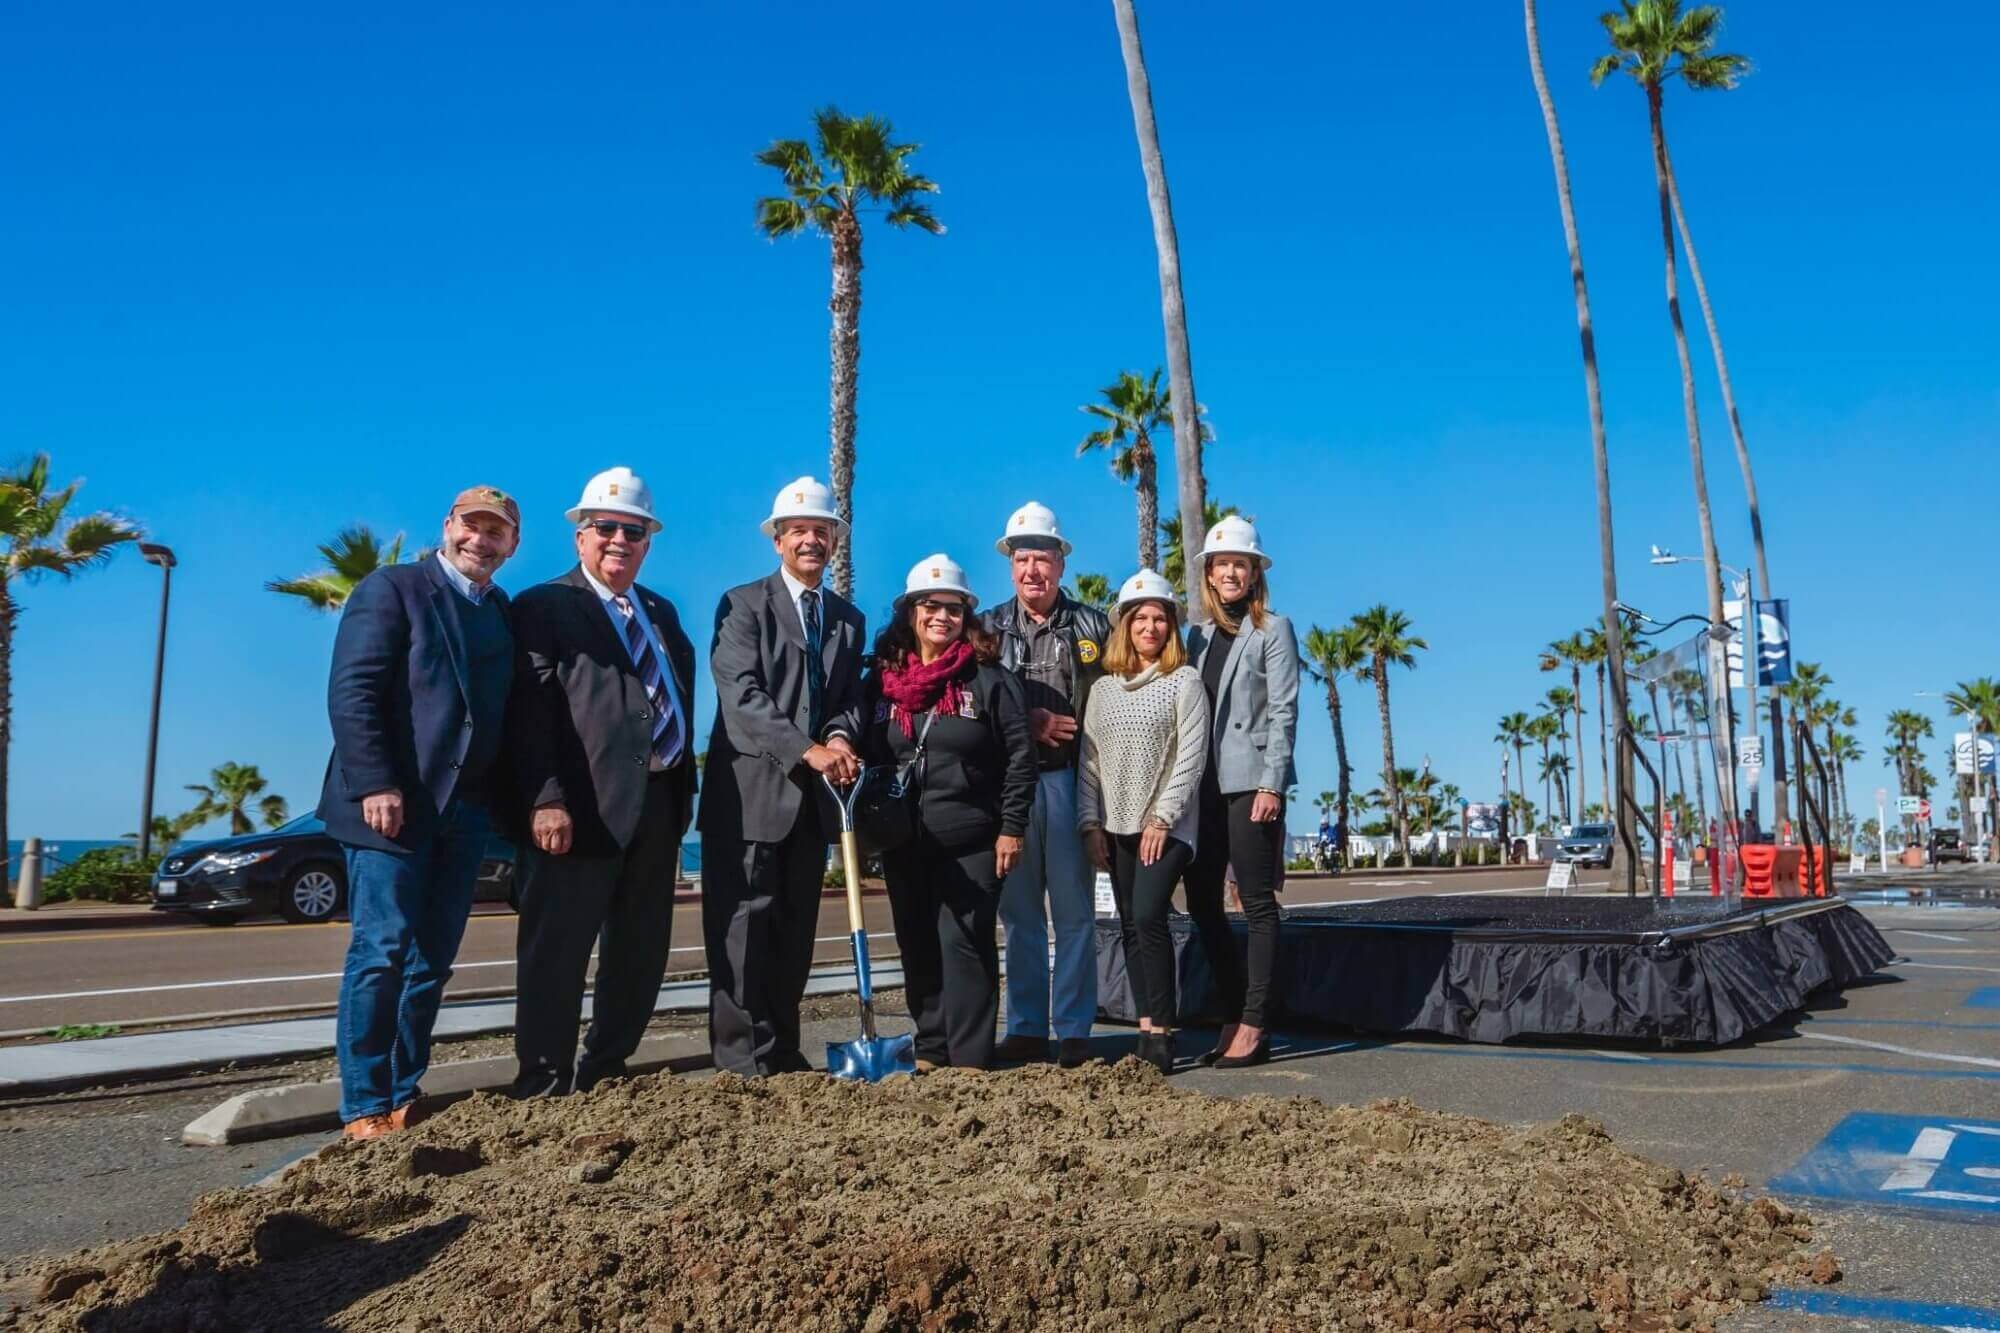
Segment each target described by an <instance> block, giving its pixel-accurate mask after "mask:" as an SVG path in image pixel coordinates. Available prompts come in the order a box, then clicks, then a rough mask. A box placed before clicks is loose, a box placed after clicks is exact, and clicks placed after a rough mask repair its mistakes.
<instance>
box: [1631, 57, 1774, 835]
mask: <svg viewBox="0 0 2000 1333" xmlns="http://www.w3.org/2000/svg"><path fill="white" fill-rule="evenodd" d="M1660 110H1661V92H1660V85H1659V84H1657V83H1651V84H1647V85H1646V112H1647V118H1648V120H1649V121H1650V122H1651V125H1652V132H1653V178H1654V180H1655V181H1656V182H1657V183H1658V185H1659V190H1660V241H1661V244H1662V246H1663V248H1664V252H1665V258H1666V286H1667V317H1668V319H1669V321H1670V322H1671V323H1672V324H1673V329H1674V353H1675V355H1677V356H1678V357H1679V358H1680V367H1681V411H1682V413H1683V415H1685V416H1686V418H1687V434H1688V460H1689V465H1690V467H1691V469H1692V470H1693V472H1694V502H1695V512H1696V514H1697V516H1698V517H1699V518H1700V520H1701V563H1702V572H1703V578H1704V580H1705V581H1706V583H1707V585H1708V619H1709V623H1710V624H1711V625H1720V624H1722V558H1721V556H1720V555H1719V554H1718V553H1717V552H1716V549H1715V518H1714V516H1713V515H1712V514H1711V513H1710V512H1709V507H1708V471H1707V464H1706V463H1705V462H1704V461H1703V458H1702V452H1701V414H1700V411H1699V409H1698V407H1697V405H1696V403H1695V396H1694V360H1693V358H1692V357H1690V356H1689V354H1688V340H1687V326H1686V325H1685V324H1683V323H1682V322H1681V292H1680V277H1679V274H1678V272H1677V269H1676V265H1675V262H1674V217H1673V202H1672V197H1671V191H1670V189H1669V187H1668V183H1667V132H1666V127H1665V124H1664V123H1663V122H1662V120H1661V114H1660ZM1720 646H1721V645H1719V644H1711V647H1710V650H1709V663H1710V666H1709V670H1708V671H1707V672H1706V673H1705V679H1706V680H1707V683H1708V691H1709V721H1708V729H1709V733H1710V735H1711V736H1712V737H1713V741H1712V744H1713V745H1714V749H1715V800H1716V804H1717V805H1719V806H1720V807H1721V814H1722V824H1723V828H1724V830H1725V831H1726V833H1727V837H1726V839H1725V841H1726V843H1727V844H1729V845H1732V846H1733V845H1734V844H1735V842H1736V821H1737V818H1738V811H1737V807H1736V746H1735V743H1734V739H1733V737H1732V734H1731V732H1732V728H1731V722H1730V706H1729V668H1728V664H1727V662H1726V661H1724V660H1722V653H1721V652H1720V651H1718V649H1719V648H1720ZM1752 660H1753V661H1754V659H1752Z"/></svg>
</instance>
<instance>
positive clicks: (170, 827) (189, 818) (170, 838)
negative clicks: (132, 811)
mask: <svg viewBox="0 0 2000 1333" xmlns="http://www.w3.org/2000/svg"><path fill="white" fill-rule="evenodd" d="M211 817H212V816H211V814H210V812H209V810H208V808H207V807H206V806H202V805H197V806H195V807H194V809H192V810H183V811H181V813H179V814H177V815H154V816H153V836H152V844H153V846H155V847H157V848H160V849H161V850H163V851H164V850H166V849H168V848H171V847H173V846H174V845H175V844H176V843H178V842H179V841H180V840H181V839H182V838H185V837H186V836H187V835H188V834H190V833H192V832H193V831H194V830H195V829H198V828H200V827H201V826H202V825H203V824H206V823H207V822H208V821H209V819H210V818H211ZM123 836H124V837H127V838H130V839H132V840H133V841H134V842H137V841H138V840H139V835H138V834H136V833H127V834H124V835H123Z"/></svg>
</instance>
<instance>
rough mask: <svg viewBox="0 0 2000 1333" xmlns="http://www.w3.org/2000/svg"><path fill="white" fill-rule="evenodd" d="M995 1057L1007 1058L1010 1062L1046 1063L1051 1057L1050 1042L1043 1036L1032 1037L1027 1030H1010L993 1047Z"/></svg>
mask: <svg viewBox="0 0 2000 1333" xmlns="http://www.w3.org/2000/svg"><path fill="white" fill-rule="evenodd" d="M993 1058H994V1059H995V1060H1005V1061H1007V1062H1008V1063H1010V1064H1036V1063H1046V1062H1047V1061H1048V1058H1049V1043H1048V1041H1047V1039H1046V1038H1043V1037H1031V1036H1029V1035H1028V1034H1027V1033H1025V1032H1010V1033H1008V1034H1007V1036H1006V1038H1005V1039H1004V1040H1002V1041H1001V1042H1000V1044H999V1045H997V1046H995V1047H994V1048H993Z"/></svg>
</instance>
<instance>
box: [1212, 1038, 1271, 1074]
mask: <svg viewBox="0 0 2000 1333" xmlns="http://www.w3.org/2000/svg"><path fill="white" fill-rule="evenodd" d="M1270 1059H1271V1039H1270V1037H1269V1036H1263V1037H1259V1038H1257V1044H1256V1045H1255V1046H1252V1047H1251V1048H1250V1054H1248V1055H1223V1056H1217V1057H1216V1061H1215V1068H1217V1069H1248V1068H1250V1066H1252V1065H1261V1064H1268V1063H1269V1062H1270Z"/></svg>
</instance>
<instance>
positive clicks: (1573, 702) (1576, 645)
mask: <svg viewBox="0 0 2000 1333" xmlns="http://www.w3.org/2000/svg"><path fill="white" fill-rule="evenodd" d="M1590 634H1591V632H1590V631H1589V630H1578V631H1577V632H1576V633H1574V634H1572V635H1570V636H1569V637H1568V638H1567V639H1557V640H1556V641H1555V642H1554V643H1551V644H1550V645H1549V646H1548V647H1547V648H1545V649H1543V650H1542V659H1541V667H1542V670H1544V671H1557V670H1560V669H1561V668H1562V667H1563V666H1564V665H1565V664H1567V665H1568V666H1569V684H1570V688H1569V690H1568V691H1567V693H1568V694H1569V697H1570V707H1571V708H1573V709H1575V710H1576V767H1577V775H1576V799H1577V801H1578V803H1579V804H1580V803H1581V802H1582V801H1583V796H1584V792H1583V771H1582V770H1583V767H1584V761H1583V668H1584V665H1585V664H1586V663H1588V662H1590V661H1591V660H1592V659H1591V646H1590Z"/></svg>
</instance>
